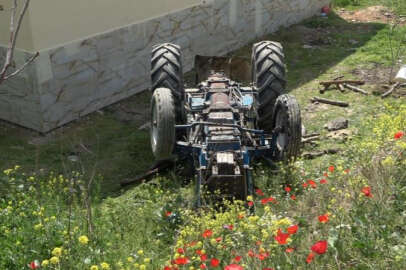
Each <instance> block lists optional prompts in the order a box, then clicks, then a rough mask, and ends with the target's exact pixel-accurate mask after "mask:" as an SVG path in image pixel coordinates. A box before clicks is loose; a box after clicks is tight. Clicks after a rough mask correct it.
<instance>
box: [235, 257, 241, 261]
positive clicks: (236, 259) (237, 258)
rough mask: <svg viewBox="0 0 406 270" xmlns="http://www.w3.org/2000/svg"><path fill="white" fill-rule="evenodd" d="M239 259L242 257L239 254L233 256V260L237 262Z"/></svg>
mask: <svg viewBox="0 0 406 270" xmlns="http://www.w3.org/2000/svg"><path fill="white" fill-rule="evenodd" d="M241 259H242V257H241V256H236V257H235V258H234V261H235V262H239V261H241Z"/></svg>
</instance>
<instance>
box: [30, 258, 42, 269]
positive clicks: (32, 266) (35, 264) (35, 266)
mask: <svg viewBox="0 0 406 270" xmlns="http://www.w3.org/2000/svg"><path fill="white" fill-rule="evenodd" d="M28 266H29V267H30V269H38V268H39V267H40V264H39V262H38V261H37V260H35V261H33V262H30V264H29V265H28Z"/></svg>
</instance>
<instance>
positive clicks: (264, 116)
mask: <svg viewBox="0 0 406 270" xmlns="http://www.w3.org/2000/svg"><path fill="white" fill-rule="evenodd" d="M284 59H285V55H284V53H283V47H282V45H281V44H280V43H279V42H273V41H261V42H259V43H256V44H254V46H253V48H252V57H251V62H252V81H253V83H254V85H256V87H257V89H258V95H257V104H258V108H257V112H258V121H257V123H258V126H259V128H261V129H263V130H265V131H266V132H269V133H270V132H271V131H272V114H273V111H274V106H275V101H276V99H277V98H278V96H280V95H282V94H284V93H285V92H286V91H285V86H286V80H285V73H286V67H285V63H284Z"/></svg>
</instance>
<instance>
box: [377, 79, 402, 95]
mask: <svg viewBox="0 0 406 270" xmlns="http://www.w3.org/2000/svg"><path fill="white" fill-rule="evenodd" d="M399 85H400V83H399V82H397V83H395V84H394V85H392V87H391V88H390V89H389V90H388V91H386V92H385V93H383V94H382V95H381V98H386V97H387V96H389V95H390V94H392V92H393V91H395V89H396V88H397V87H398V86H399Z"/></svg>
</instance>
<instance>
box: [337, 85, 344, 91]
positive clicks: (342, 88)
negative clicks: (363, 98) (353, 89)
mask: <svg viewBox="0 0 406 270" xmlns="http://www.w3.org/2000/svg"><path fill="white" fill-rule="evenodd" d="M337 87H338V90H340V91H341V93H344V92H345V89H344V87H343V85H342V84H337Z"/></svg>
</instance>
